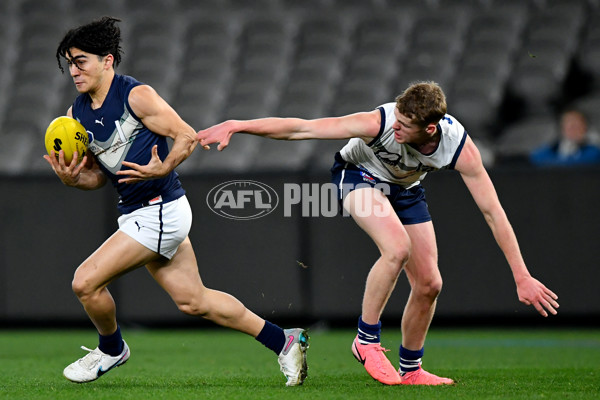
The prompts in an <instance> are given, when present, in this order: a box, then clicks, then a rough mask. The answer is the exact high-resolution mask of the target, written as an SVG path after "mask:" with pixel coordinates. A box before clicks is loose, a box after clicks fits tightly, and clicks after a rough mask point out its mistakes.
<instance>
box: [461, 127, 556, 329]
mask: <svg viewBox="0 0 600 400" xmlns="http://www.w3.org/2000/svg"><path fill="white" fill-rule="evenodd" d="M456 169H457V170H458V171H459V172H460V174H461V176H462V179H463V181H464V182H465V184H466V186H467V188H468V189H469V192H470V193H471V195H472V196H473V199H474V200H475V202H476V203H477V206H478V207H479V209H480V210H481V212H482V213H483V215H484V218H485V220H486V222H487V223H488V225H489V226H490V228H491V230H492V233H493V234H494V238H495V239H496V242H497V243H498V245H499V246H500V249H501V250H502V252H503V253H504V256H505V257H506V260H507V261H508V264H509V265H510V268H511V271H512V273H513V277H514V280H515V283H516V285H517V294H518V296H519V301H521V302H522V303H524V304H527V305H533V306H534V307H535V309H536V310H537V311H538V312H539V313H540V314H541V315H542V316H544V317H547V316H548V312H550V313H551V314H553V315H555V314H556V313H557V311H556V309H557V308H558V307H559V305H558V302H557V301H556V300H558V296H557V295H556V294H555V293H554V292H552V291H551V290H550V289H548V288H547V287H546V286H544V285H543V284H542V283H541V282H539V281H538V280H537V279H535V278H533V277H532V276H531V275H530V273H529V271H528V270H527V267H526V265H525V261H524V260H523V256H522V255H521V250H520V249H519V244H518V242H517V238H516V235H515V233H514V231H513V229H512V226H511V225H510V222H509V221H508V218H507V216H506V213H505V212H504V209H503V208H502V205H501V204H500V200H499V199H498V195H497V194H496V190H495V188H494V185H493V183H492V181H491V179H490V177H489V175H488V174H487V171H486V170H485V168H484V166H483V163H482V161H481V156H480V154H479V150H477V147H476V146H475V144H474V143H473V141H472V140H471V138H469V137H467V141H466V142H465V146H464V148H463V150H462V152H461V154H460V156H459V157H458V161H457V163H456Z"/></svg>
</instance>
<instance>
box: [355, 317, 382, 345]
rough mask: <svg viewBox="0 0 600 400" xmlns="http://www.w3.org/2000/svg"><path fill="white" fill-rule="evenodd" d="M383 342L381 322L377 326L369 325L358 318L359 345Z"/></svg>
mask: <svg viewBox="0 0 600 400" xmlns="http://www.w3.org/2000/svg"><path fill="white" fill-rule="evenodd" d="M379 342H381V321H379V322H378V323H377V325H369V324H367V323H365V322H364V321H363V320H362V316H360V317H358V343H360V344H371V343H379Z"/></svg>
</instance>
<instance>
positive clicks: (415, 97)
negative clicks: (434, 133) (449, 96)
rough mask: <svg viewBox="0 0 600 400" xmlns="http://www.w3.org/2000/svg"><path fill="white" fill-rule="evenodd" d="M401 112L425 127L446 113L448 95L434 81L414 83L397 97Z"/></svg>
mask: <svg viewBox="0 0 600 400" xmlns="http://www.w3.org/2000/svg"><path fill="white" fill-rule="evenodd" d="M396 107H397V108H398V111H399V112H400V114H402V115H405V116H406V117H408V118H410V119H411V121H412V122H413V123H414V124H417V125H419V126H420V127H425V126H427V125H429V124H437V123H438V122H439V121H440V120H441V119H442V118H443V117H444V115H445V114H446V110H447V107H446V96H445V95H444V91H443V90H442V88H441V87H440V85H438V84H437V83H435V82H433V81H427V82H415V83H412V84H411V85H410V86H409V87H408V88H406V90H404V92H403V93H402V94H401V95H400V96H398V97H396Z"/></svg>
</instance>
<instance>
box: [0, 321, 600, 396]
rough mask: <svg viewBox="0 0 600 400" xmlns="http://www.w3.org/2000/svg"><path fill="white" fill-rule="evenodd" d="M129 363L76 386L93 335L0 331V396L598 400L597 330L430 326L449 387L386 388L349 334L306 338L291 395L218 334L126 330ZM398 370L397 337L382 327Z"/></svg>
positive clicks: (260, 360)
mask: <svg viewBox="0 0 600 400" xmlns="http://www.w3.org/2000/svg"><path fill="white" fill-rule="evenodd" d="M124 333H125V335H126V336H125V338H126V340H127V342H128V344H129V346H130V347H131V350H132V357H131V359H130V360H129V362H128V363H127V364H125V365H124V366H122V367H120V368H117V369H115V370H113V371H111V372H110V373H108V374H107V375H105V376H103V377H102V378H101V379H99V380H97V381H95V382H91V383H87V384H74V383H70V382H68V381H67V380H66V379H64V378H63V377H62V369H63V368H64V367H65V366H66V365H67V364H69V363H70V362H72V361H74V360H75V359H76V358H78V357H81V356H83V355H84V352H83V351H82V350H79V346H80V345H86V346H88V347H95V346H96V340H97V339H96V336H95V334H94V332H93V331H91V330H90V331H78V330H75V331H73V330H41V331H40V330H36V331H34V330H18V331H13V330H3V331H2V330H0V398H2V399H28V400H29V399H60V400H70V399H77V400H81V399H94V400H100V399H119V400H120V399H148V400H150V399H169V400H177V399H245V400H247V399H286V400H287V399H296V398H298V399H309V398H310V399H313V400H317V399H388V398H389V399H408V398H411V399H413V398H414V399H419V400H423V399H444V400H449V399H528V400H531V399H561V400H562V399H599V398H600V331H599V330H590V329H587V330H578V329H570V330H568V329H562V330H552V331H550V330H514V329H506V330H503V329H500V330H469V331H467V330H456V329H448V330H446V329H433V330H432V331H431V332H430V335H429V337H428V341H427V344H426V354H425V358H424V367H425V368H426V369H427V370H429V371H431V372H433V373H436V374H441V375H444V376H449V377H451V378H454V379H455V380H456V381H457V384H456V385H453V386H448V387H405V386H384V385H381V384H380V383H378V382H376V381H374V380H372V379H371V378H370V377H369V376H368V375H367V373H366V372H365V371H364V370H363V367H362V366H361V365H360V364H358V362H356V361H355V360H354V358H353V357H352V355H351V352H350V343H351V342H352V339H353V337H354V335H355V333H354V331H353V330H331V331H314V332H311V346H310V349H309V353H308V361H309V376H308V378H307V380H306V381H305V383H304V385H303V386H300V387H293V388H287V387H285V384H284V382H285V378H284V377H283V375H282V374H281V373H280V372H279V366H278V364H277V360H276V357H275V355H274V354H273V353H272V352H270V351H269V350H267V349H265V348H264V347H262V346H261V345H260V344H259V343H258V342H255V341H254V340H253V339H252V338H250V337H248V336H245V335H243V334H240V333H237V332H233V331H227V330H221V329H210V330H176V331H173V332H169V331H165V330H132V329H125V330H124ZM383 334H384V337H383V343H382V344H383V345H384V347H387V348H390V349H392V350H391V351H390V352H388V353H387V355H388V357H389V358H390V359H391V360H392V362H393V363H394V365H396V364H397V360H398V354H397V346H398V343H399V340H400V332H399V331H398V330H384V332H383Z"/></svg>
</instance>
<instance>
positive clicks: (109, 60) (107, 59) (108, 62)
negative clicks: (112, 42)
mask: <svg viewBox="0 0 600 400" xmlns="http://www.w3.org/2000/svg"><path fill="white" fill-rule="evenodd" d="M114 61H115V57H114V56H113V55H112V54H110V53H109V54H107V55H106V56H104V68H106V69H110V68H111V67H112V66H113V62H114Z"/></svg>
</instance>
